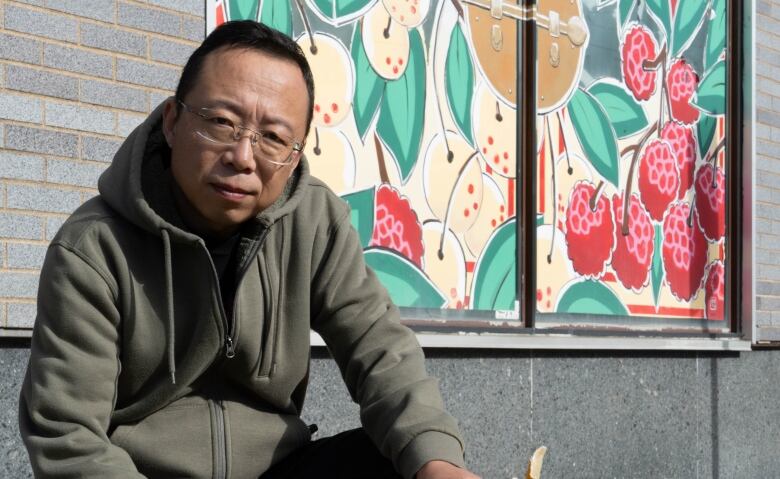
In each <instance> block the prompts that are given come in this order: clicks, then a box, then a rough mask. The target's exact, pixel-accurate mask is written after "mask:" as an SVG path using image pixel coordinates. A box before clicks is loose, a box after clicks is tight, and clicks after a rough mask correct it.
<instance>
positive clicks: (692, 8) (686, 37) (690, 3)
mask: <svg viewBox="0 0 780 479" xmlns="http://www.w3.org/2000/svg"><path fill="white" fill-rule="evenodd" d="M665 1H666V0H665ZM709 3H710V2H709V1H708V0H678V2H677V12H676V13H675V15H674V32H673V33H672V50H671V51H672V55H671V56H672V57H678V56H680V54H681V53H682V52H683V50H685V49H686V48H688V46H689V45H690V44H691V42H692V41H693V38H694V37H695V36H696V32H698V31H699V27H701V25H702V23H704V17H705V15H704V12H706V11H707V8H708V7H709Z"/></svg>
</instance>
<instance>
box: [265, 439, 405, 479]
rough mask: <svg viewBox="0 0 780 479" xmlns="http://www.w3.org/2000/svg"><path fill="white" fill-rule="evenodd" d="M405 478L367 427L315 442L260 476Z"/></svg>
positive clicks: (281, 478)
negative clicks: (396, 470) (384, 453)
mask: <svg viewBox="0 0 780 479" xmlns="http://www.w3.org/2000/svg"><path fill="white" fill-rule="evenodd" d="M309 478H317V479H323V478H333V479H401V476H400V475H399V474H398V473H396V472H395V469H393V464H392V463H391V462H390V460H389V459H387V458H386V457H384V456H383V455H382V454H381V453H380V452H379V450H378V449H377V448H376V446H374V443H372V442H371V440H370V439H369V438H368V436H367V435H366V433H365V432H364V431H363V429H352V430H350V431H345V432H342V433H341V434H336V435H335V436H331V437H325V438H322V439H317V440H316V441H312V442H310V443H309V444H307V445H306V446H304V447H302V448H300V449H298V450H297V451H295V452H293V453H292V454H290V455H289V456H287V457H285V458H284V459H282V460H281V461H280V462H278V463H277V464H276V465H274V466H273V467H272V468H271V469H269V470H268V471H266V473H265V474H263V475H262V476H260V479H309Z"/></svg>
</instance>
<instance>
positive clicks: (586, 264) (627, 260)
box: [535, 0, 727, 329]
mask: <svg viewBox="0 0 780 479" xmlns="http://www.w3.org/2000/svg"><path fill="white" fill-rule="evenodd" d="M537 18H540V19H542V20H541V21H540V22H539V28H538V37H539V41H538V44H537V45H538V51H537V62H538V83H537V84H538V87H539V88H538V96H537V108H538V110H537V113H538V121H537V147H538V155H537V163H536V171H537V174H538V175H537V178H536V182H537V183H536V184H537V191H538V198H537V212H538V218H537V233H536V237H537V245H536V247H537V250H536V251H537V261H536V270H535V273H536V283H537V288H538V289H537V291H536V304H537V311H539V312H541V313H553V312H554V313H575V314H589V315H598V316H599V317H601V318H603V317H605V316H610V315H611V316H619V317H624V318H625V317H626V316H630V317H650V318H653V317H655V318H668V319H681V320H691V319H697V320H699V321H701V322H700V323H699V324H700V325H704V328H705V329H709V328H711V327H715V328H718V327H722V328H724V329H725V328H726V327H727V326H726V324H725V315H724V291H725V281H724V278H725V273H724V265H725V262H726V258H725V253H724V246H725V231H726V224H725V217H726V215H725V213H726V209H725V208H726V205H725V202H726V192H725V163H724V162H725V159H726V155H725V138H724V137H725V133H724V127H725V113H726V112H725V108H726V101H725V96H726V62H725V54H726V50H725V46H726V24H727V22H726V1H725V0H633V1H631V0H611V1H610V0H606V1H603V0H593V1H582V2H580V1H579V0H577V1H574V0H571V1H570V0H558V1H552V0H548V1H545V0H540V1H539V2H538V11H537ZM558 316H560V314H558ZM554 317H555V316H554V315H546V314H541V315H539V320H540V322H542V323H543V322H544V321H545V318H554ZM549 321H554V320H553V319H550V320H549ZM713 321H719V323H717V322H713ZM689 323H690V321H689Z"/></svg>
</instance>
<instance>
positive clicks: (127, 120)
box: [116, 113, 146, 137]
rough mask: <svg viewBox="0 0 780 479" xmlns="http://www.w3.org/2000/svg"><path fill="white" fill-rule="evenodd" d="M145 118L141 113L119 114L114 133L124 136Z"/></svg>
mask: <svg viewBox="0 0 780 479" xmlns="http://www.w3.org/2000/svg"><path fill="white" fill-rule="evenodd" d="M145 119H146V117H145V116H143V115H129V114H125V113H120V114H119V120H118V121H117V128H116V134H117V135H119V136H121V137H126V136H127V135H129V134H130V133H132V132H133V130H135V127H137V126H138V125H140V124H141V122H143V121H144V120H145Z"/></svg>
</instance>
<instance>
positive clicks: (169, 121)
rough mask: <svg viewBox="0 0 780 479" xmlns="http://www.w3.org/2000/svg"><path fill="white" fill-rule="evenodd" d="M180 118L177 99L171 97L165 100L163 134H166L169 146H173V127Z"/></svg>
mask: <svg viewBox="0 0 780 479" xmlns="http://www.w3.org/2000/svg"><path fill="white" fill-rule="evenodd" d="M178 119H179V109H178V108H177V103H176V99H175V98H174V97H170V98H168V100H166V101H165V107H164V108H163V121H162V130H163V135H165V141H166V142H167V143H168V146H171V143H173V127H174V126H175V125H176V120H178Z"/></svg>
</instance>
